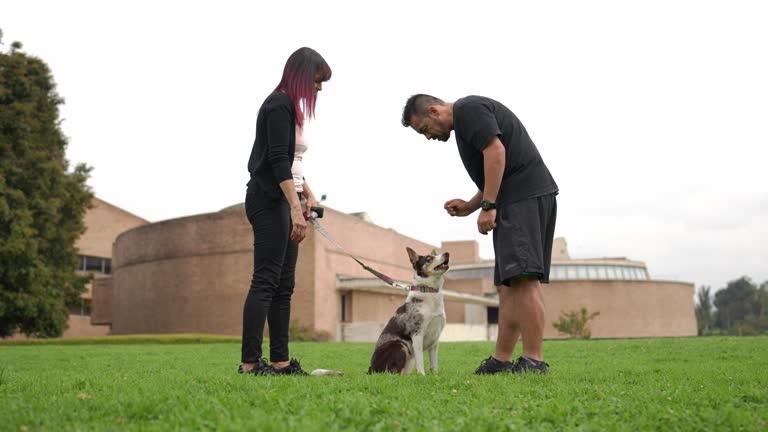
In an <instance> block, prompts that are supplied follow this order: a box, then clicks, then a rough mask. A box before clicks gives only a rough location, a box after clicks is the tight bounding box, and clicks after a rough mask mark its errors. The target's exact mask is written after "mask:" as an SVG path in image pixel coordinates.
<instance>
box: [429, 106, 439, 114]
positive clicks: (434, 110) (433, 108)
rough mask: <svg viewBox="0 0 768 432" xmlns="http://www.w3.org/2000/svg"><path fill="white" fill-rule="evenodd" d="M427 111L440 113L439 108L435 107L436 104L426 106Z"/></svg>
mask: <svg viewBox="0 0 768 432" xmlns="http://www.w3.org/2000/svg"><path fill="white" fill-rule="evenodd" d="M427 111H429V113H430V114H432V115H438V114H439V113H440V110H439V109H437V105H430V106H429V107H428V108H427Z"/></svg>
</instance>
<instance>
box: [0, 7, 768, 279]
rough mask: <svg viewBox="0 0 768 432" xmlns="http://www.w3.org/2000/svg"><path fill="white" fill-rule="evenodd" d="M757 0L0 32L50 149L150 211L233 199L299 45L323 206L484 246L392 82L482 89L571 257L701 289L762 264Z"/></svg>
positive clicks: (28, 17) (82, 22)
mask: <svg viewBox="0 0 768 432" xmlns="http://www.w3.org/2000/svg"><path fill="white" fill-rule="evenodd" d="M329 3H330V4H329ZM764 4H765V3H764V2H759V1H754V2H744V1H721V2H707V1H685V2H683V1H643V2H632V3H631V4H630V3H629V2H617V1H600V2H598V1H579V2H573V1H559V2H533V1H531V2H513V1H499V2H484V1H472V2H467V1H458V2H451V1H445V0H444V1H407V2H401V1H387V2H378V3H377V4H375V5H374V4H371V2H354V3H353V2H306V1H290V2H227V1H215V2H214V1H210V2H190V1H184V2H170V1H163V2H160V1H130V2H128V1H122V2H117V1H114V2H113V1H110V2H103V1H98V2H97V1H92V2H91V1H88V2H85V1H67V2H61V1H30V0H23V1H16V0H11V1H8V0H3V1H2V4H1V5H0V28H2V30H3V32H4V38H3V41H4V44H5V45H4V47H3V48H2V49H4V50H7V49H8V46H9V45H10V43H11V42H12V41H16V40H18V41H20V42H22V43H23V44H24V50H25V51H26V52H27V53H29V54H33V55H36V56H39V57H41V58H42V59H43V60H45V61H46V62H47V63H48V64H49V66H50V67H51V69H52V71H53V74H54V77H55V80H56V82H57V84H58V91H59V93H60V94H61V95H62V96H63V97H64V98H65V99H66V104H65V105H64V106H63V107H62V112H61V114H62V118H63V124H62V128H63V131H64V133H65V134H66V135H67V136H68V137H69V140H70V143H69V147H68V150H67V157H68V159H69V160H70V162H71V164H72V165H74V164H75V163H79V162H85V163H87V164H88V165H90V166H92V167H94V170H93V173H92V177H91V180H90V185H91V187H92V188H93V190H94V191H95V193H96V195H97V196H98V197H99V198H102V199H104V200H106V201H108V202H110V203H112V204H115V205H117V206H119V207H122V208H124V209H126V210H128V211H130V212H132V213H135V214H137V215H139V216H142V217H144V218H146V219H148V220H150V221H153V222H154V221H159V220H164V219H170V218H175V217H180V216H186V215H191V214H198V213H206V212H211V211H217V210H219V209H221V208H223V207H226V206H229V205H232V204H235V203H238V202H241V201H242V200H243V197H244V194H245V183H246V182H247V181H248V173H247V169H246V164H247V159H248V155H249V153H250V150H251V146H252V143H253V136H254V129H255V122H256V113H257V111H258V108H259V105H260V104H261V102H262V101H263V99H264V98H265V97H266V96H267V95H268V93H269V92H270V91H271V90H272V89H273V88H274V87H275V86H276V85H277V83H278V81H279V79H280V75H281V73H282V69H283V65H284V63H285V60H286V59H287V57H288V55H290V53H291V52H293V51H294V50H295V49H297V48H299V47H301V46H309V47H312V48H314V49H316V50H318V51H319V52H320V53H321V54H322V55H323V56H324V57H325V58H326V60H327V61H328V62H329V63H330V65H331V67H332V68H333V78H332V79H331V81H330V82H328V83H326V84H325V85H324V90H323V92H322V93H321V94H320V98H319V100H318V106H317V119H316V120H315V122H313V123H311V124H310V126H309V128H310V129H309V134H310V135H311V139H312V142H311V148H310V150H309V151H308V153H307V154H306V155H305V161H306V176H307V179H308V180H309V182H310V185H311V186H312V188H313V190H314V191H315V192H316V194H317V195H320V194H327V196H328V199H327V201H326V203H325V204H326V205H328V206H329V207H333V208H335V209H337V210H341V211H345V212H357V211H366V212H368V214H369V215H370V216H371V217H372V218H373V220H374V222H376V223H377V224H379V225H381V226H384V227H388V228H392V229H394V230H396V231H398V232H400V233H403V234H405V235H408V236H411V237H414V238H416V239H419V240H422V241H426V242H429V243H432V244H435V245H438V246H439V245H440V242H441V241H443V240H460V239H473V238H474V239H477V240H478V241H479V243H480V246H481V255H482V256H483V257H484V258H491V257H492V251H493V249H492V245H491V238H490V237H489V236H482V235H480V234H479V233H477V232H476V228H475V220H476V218H475V215H472V216H469V217H467V218H464V219H460V218H451V217H449V216H448V215H447V214H445V212H444V210H443V209H442V205H443V203H444V202H445V201H446V200H448V199H450V198H465V199H468V198H469V197H471V196H472V195H473V194H474V192H475V188H474V185H473V183H472V182H471V180H470V179H469V177H468V176H467V174H466V173H465V171H464V169H463V166H462V164H461V161H460V159H459V156H458V152H457V150H456V147H455V141H454V139H453V138H451V140H450V141H449V142H447V143H438V142H428V141H426V140H425V139H424V138H422V137H420V136H418V135H417V134H416V133H414V132H413V131H411V130H410V129H405V128H403V127H402V126H400V115H401V112H402V106H403V104H404V102H405V100H406V99H407V98H408V96H410V95H411V94H413V93H430V94H433V95H435V96H438V97H441V98H443V99H444V100H451V101H452V100H455V99H457V98H460V97H463V96H466V95H470V94H479V95H484V96H489V97H492V98H495V99H497V100H499V101H501V102H503V103H504V104H506V105H507V106H508V107H509V108H510V109H511V110H512V111H513V112H515V113H516V114H517V115H518V117H519V118H520V119H521V120H522V121H523V123H524V124H525V126H526V128H527V129H528V131H529V133H530V135H531V136H532V138H533V140H534V142H535V143H536V145H537V146H538V148H539V151H540V152H541V154H542V156H543V157H544V160H545V162H546V163H547V165H548V166H549V168H550V171H551V172H552V174H553V175H554V177H555V180H556V181H557V182H558V184H559V186H560V195H559V197H558V206H559V208H558V212H559V214H558V221H557V230H556V235H557V236H562V237H565V238H566V239H567V241H568V245H569V249H570V253H571V256H573V257H576V258H590V257H603V256H626V257H628V258H630V259H636V260H641V261H645V262H646V263H647V264H648V269H649V271H650V273H651V275H652V277H654V278H658V279H668V280H680V281H687V282H692V283H694V284H696V287H697V288H698V287H700V286H701V285H711V286H712V287H713V289H715V290H716V289H719V288H721V287H724V286H725V284H726V283H727V281H729V280H732V279H735V278H738V277H740V276H742V275H747V276H750V277H752V278H753V280H754V281H755V282H757V283H761V282H764V281H766V280H768V227H767V226H766V221H768V186H767V185H768V181H766V153H767V152H766V150H765V147H766V145H768V121H767V120H766V119H768V54H766V53H768V25H766V22H768V13H767V12H766V11H767V10H768V7H767V6H765V5H764ZM371 247H375V245H371Z"/></svg>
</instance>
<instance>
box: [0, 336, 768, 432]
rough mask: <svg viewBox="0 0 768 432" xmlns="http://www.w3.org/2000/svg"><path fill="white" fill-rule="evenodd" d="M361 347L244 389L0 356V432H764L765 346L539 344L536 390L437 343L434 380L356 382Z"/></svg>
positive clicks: (227, 365) (152, 348) (245, 382)
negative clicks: (542, 364) (486, 371)
mask: <svg viewBox="0 0 768 432" xmlns="http://www.w3.org/2000/svg"><path fill="white" fill-rule="evenodd" d="M145 338H146V337H145ZM169 339H172V338H165V339H161V340H162V341H164V342H168V340H169ZM141 341H142V342H149V341H151V338H149V339H142V340H141ZM179 341H180V342H191V340H190V339H186V340H183V339H182V340H179ZM201 341H208V342H215V341H211V340H209V339H206V338H201ZM372 347H373V344H342V343H292V344H291V351H292V355H294V356H296V357H299V358H300V359H301V360H302V366H304V367H305V369H314V368H330V369H340V370H343V371H345V372H346V375H345V376H343V377H254V376H240V375H237V374H236V373H235V370H236V368H237V364H238V359H239V348H240V346H239V344H238V343H231V342H229V343H179V344H169V343H162V344H157V343H156V344H151V343H149V344H146V343H145V344H116V345H114V344H113V345H105V344H95V345H82V344H81V345H32V346H26V345H11V346H8V345H2V346H0V430H9V431H19V430H28V431H31V430H57V431H58V430H162V431H166V430H201V429H202V430H252V431H288V430H291V431H293V430H295V431H323V432H330V431H337V430H349V431H359V430H413V431H423V430H434V431H446V430H456V431H466V430H478V431H498V430H552V431H559V430H600V431H603V430H629V431H633V432H634V431H644V430H664V431H668V430H684V431H690V430H718V431H720V430H755V431H764V430H767V429H768V369H767V367H768V338H766V337H742V338H737V337H731V338H727V337H711V338H679V339H678V338H675V339H635V340H595V341H547V342H545V353H546V356H547V361H548V362H549V363H550V365H551V373H550V375H549V376H547V377H543V376H538V375H533V376H512V375H507V376H474V375H472V371H473V370H474V368H475V367H476V366H477V365H478V363H479V361H480V360H481V359H482V358H484V357H487V356H488V355H489V354H490V353H491V352H492V349H493V344H491V343H443V344H442V345H441V351H440V364H441V370H440V373H439V374H438V375H430V374H427V376H426V377H422V376H418V375H410V376H407V377H400V376H391V375H375V376H368V375H366V374H365V371H366V369H367V367H368V359H369V357H370V354H371V350H372ZM518 349H519V348H518Z"/></svg>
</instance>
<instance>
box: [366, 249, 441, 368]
mask: <svg viewBox="0 0 768 432" xmlns="http://www.w3.org/2000/svg"><path fill="white" fill-rule="evenodd" d="M406 250H407V251H408V257H409V258H410V260H411V264H413V269H414V270H415V271H416V275H415V276H414V277H413V285H412V286H411V291H410V292H409V293H408V297H407V298H406V299H405V303H404V304H403V305H402V306H400V307H399V308H397V311H396V312H395V316H393V317H392V318H391V319H390V320H389V322H388V323H387V325H386V326H385V327H384V330H383V331H382V333H381V336H379V340H378V341H377V342H376V349H375V350H374V351H373V355H372V356H371V366H370V368H368V373H381V372H390V373H397V374H401V375H405V374H407V373H409V372H411V370H413V368H414V366H415V367H416V370H417V371H418V372H419V373H420V374H422V375H424V351H427V352H429V370H430V371H431V372H433V373H435V372H437V345H438V342H439V339H440V334H441V333H442V332H443V327H445V304H444V302H443V293H442V292H441V291H440V290H441V289H442V288H443V275H445V273H446V272H447V271H448V252H445V253H443V254H440V255H438V254H437V252H436V251H434V250H433V251H432V253H430V254H429V255H418V254H417V253H416V252H414V250H413V249H411V248H406Z"/></svg>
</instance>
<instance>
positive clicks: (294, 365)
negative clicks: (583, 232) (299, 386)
mask: <svg viewBox="0 0 768 432" xmlns="http://www.w3.org/2000/svg"><path fill="white" fill-rule="evenodd" d="M272 370H273V371H274V373H275V375H309V374H308V373H306V372H304V370H303V369H302V368H301V365H300V364H299V361H298V360H296V359H294V358H292V359H291V361H290V362H289V363H288V366H286V367H284V368H280V369H275V368H272Z"/></svg>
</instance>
